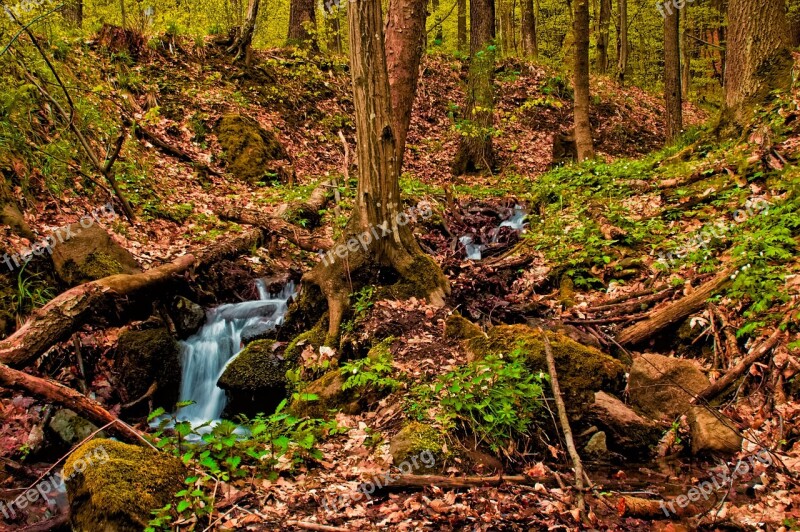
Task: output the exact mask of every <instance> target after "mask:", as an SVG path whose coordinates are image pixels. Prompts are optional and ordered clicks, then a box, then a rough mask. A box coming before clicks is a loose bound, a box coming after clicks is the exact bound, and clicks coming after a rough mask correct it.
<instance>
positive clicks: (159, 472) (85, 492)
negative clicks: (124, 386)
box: [64, 439, 187, 532]
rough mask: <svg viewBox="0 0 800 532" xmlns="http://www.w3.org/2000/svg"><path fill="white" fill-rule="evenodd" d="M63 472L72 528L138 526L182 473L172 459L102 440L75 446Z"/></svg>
mask: <svg viewBox="0 0 800 532" xmlns="http://www.w3.org/2000/svg"><path fill="white" fill-rule="evenodd" d="M81 469H82V470H83V471H82V472H79V471H80V470H81ZM64 472H65V473H64V477H65V479H66V485H67V496H68V498H69V502H70V507H71V524H72V530H74V531H76V532H95V531H97V530H116V531H124V532H127V531H136V532H138V531H141V530H143V529H144V528H145V527H146V526H147V523H148V522H149V521H150V518H151V515H150V512H151V511H152V510H154V509H157V508H161V507H163V506H164V505H166V504H167V503H168V502H170V501H171V500H172V498H173V496H174V494H175V493H176V492H177V491H178V490H180V489H181V488H182V486H183V481H184V479H185V478H186V475H187V471H186V468H185V467H184V466H183V464H182V463H181V461H180V460H178V459H177V458H174V457H172V456H169V455H167V454H164V453H160V452H158V451H156V450H154V449H151V448H149V447H137V446H134V445H127V444H125V443H121V442H118V441H114V440H106V439H95V440H92V441H90V442H88V443H85V444H84V445H82V446H80V447H79V448H78V449H76V450H75V452H73V453H72V455H70V457H69V458H68V459H67V461H66V462H65V463H64ZM73 472H75V473H74V474H73V475H72V476H71V477H70V474H71V473H73Z"/></svg>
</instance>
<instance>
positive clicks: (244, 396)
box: [217, 340, 291, 416]
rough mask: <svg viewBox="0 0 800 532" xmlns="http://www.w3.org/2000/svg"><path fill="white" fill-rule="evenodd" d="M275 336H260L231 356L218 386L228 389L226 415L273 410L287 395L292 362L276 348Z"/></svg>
mask: <svg viewBox="0 0 800 532" xmlns="http://www.w3.org/2000/svg"><path fill="white" fill-rule="evenodd" d="M278 346H279V344H277V343H275V342H274V341H273V340H256V341H255V342H252V343H251V344H249V345H248V346H247V347H246V348H244V350H243V351H242V352H241V353H239V354H238V355H237V356H236V358H234V359H233V360H231V362H230V363H229V364H228V366H227V367H226V368H225V371H224V372H223V373H222V376H221V377H220V378H219V381H218V382H217V386H219V387H220V388H222V389H223V390H225V393H226V394H227V396H228V405H227V406H226V408H225V415H226V416H233V415H235V414H245V415H247V416H254V415H255V414H258V413H260V412H263V413H271V412H272V411H273V410H274V409H275V407H276V406H278V404H279V403H280V402H281V401H282V400H283V399H284V398H285V397H286V393H287V384H288V382H287V380H286V370H288V369H290V368H291V363H290V362H289V361H288V360H287V359H285V358H283V357H282V356H280V353H278V352H276V350H277V348H278Z"/></svg>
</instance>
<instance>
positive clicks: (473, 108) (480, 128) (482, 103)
mask: <svg viewBox="0 0 800 532" xmlns="http://www.w3.org/2000/svg"><path fill="white" fill-rule="evenodd" d="M469 18H470V23H471V28H470V65H469V81H468V86H467V106H466V113H465V115H464V116H465V122H466V123H467V124H468V126H469V127H468V128H467V131H464V132H462V136H461V143H460V145H459V149H458V153H457V154H456V157H455V160H454V161H453V166H452V172H453V174H454V175H462V174H465V173H468V172H475V171H481V170H489V171H491V169H492V167H493V166H494V150H493V149H492V131H491V129H492V126H493V122H494V120H493V119H494V112H493V111H494V88H493V86H492V84H493V77H494V59H495V52H494V46H493V41H494V38H495V24H494V22H495V10H494V0H472V1H470V4H469Z"/></svg>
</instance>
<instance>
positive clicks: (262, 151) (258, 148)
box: [217, 114, 289, 183]
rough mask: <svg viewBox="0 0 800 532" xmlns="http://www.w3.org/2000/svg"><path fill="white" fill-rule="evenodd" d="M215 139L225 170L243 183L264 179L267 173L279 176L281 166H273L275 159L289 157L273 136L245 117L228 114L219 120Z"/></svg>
mask: <svg viewBox="0 0 800 532" xmlns="http://www.w3.org/2000/svg"><path fill="white" fill-rule="evenodd" d="M217 137H218V139H219V143H220V146H222V149H223V151H224V159H225V161H226V163H227V167H228V170H229V171H230V172H231V173H232V174H233V175H234V176H236V177H237V178H238V179H241V180H242V181H247V182H249V183H255V182H258V181H263V180H266V179H267V178H268V177H269V176H268V174H269V173H273V174H274V173H278V172H279V169H281V168H282V165H279V164H275V161H276V160H280V159H288V158H289V157H288V154H287V153H286V150H285V149H284V148H283V146H281V144H280V142H278V139H277V137H276V136H275V134H274V133H272V132H271V131H267V130H266V129H264V128H262V127H261V125H260V124H259V123H258V122H256V121H255V120H253V119H252V118H249V117H246V116H241V115H236V114H230V115H226V116H224V117H222V120H221V121H220V124H219V128H218V131H217ZM281 171H283V170H281Z"/></svg>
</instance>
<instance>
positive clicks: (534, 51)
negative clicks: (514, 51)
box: [520, 0, 539, 60]
mask: <svg viewBox="0 0 800 532" xmlns="http://www.w3.org/2000/svg"><path fill="white" fill-rule="evenodd" d="M520 2H521V3H522V5H521V7H522V30H521V32H522V51H523V53H524V54H525V57H526V58H527V59H533V60H536V59H539V47H538V45H537V43H536V15H535V14H534V12H533V0H520Z"/></svg>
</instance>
